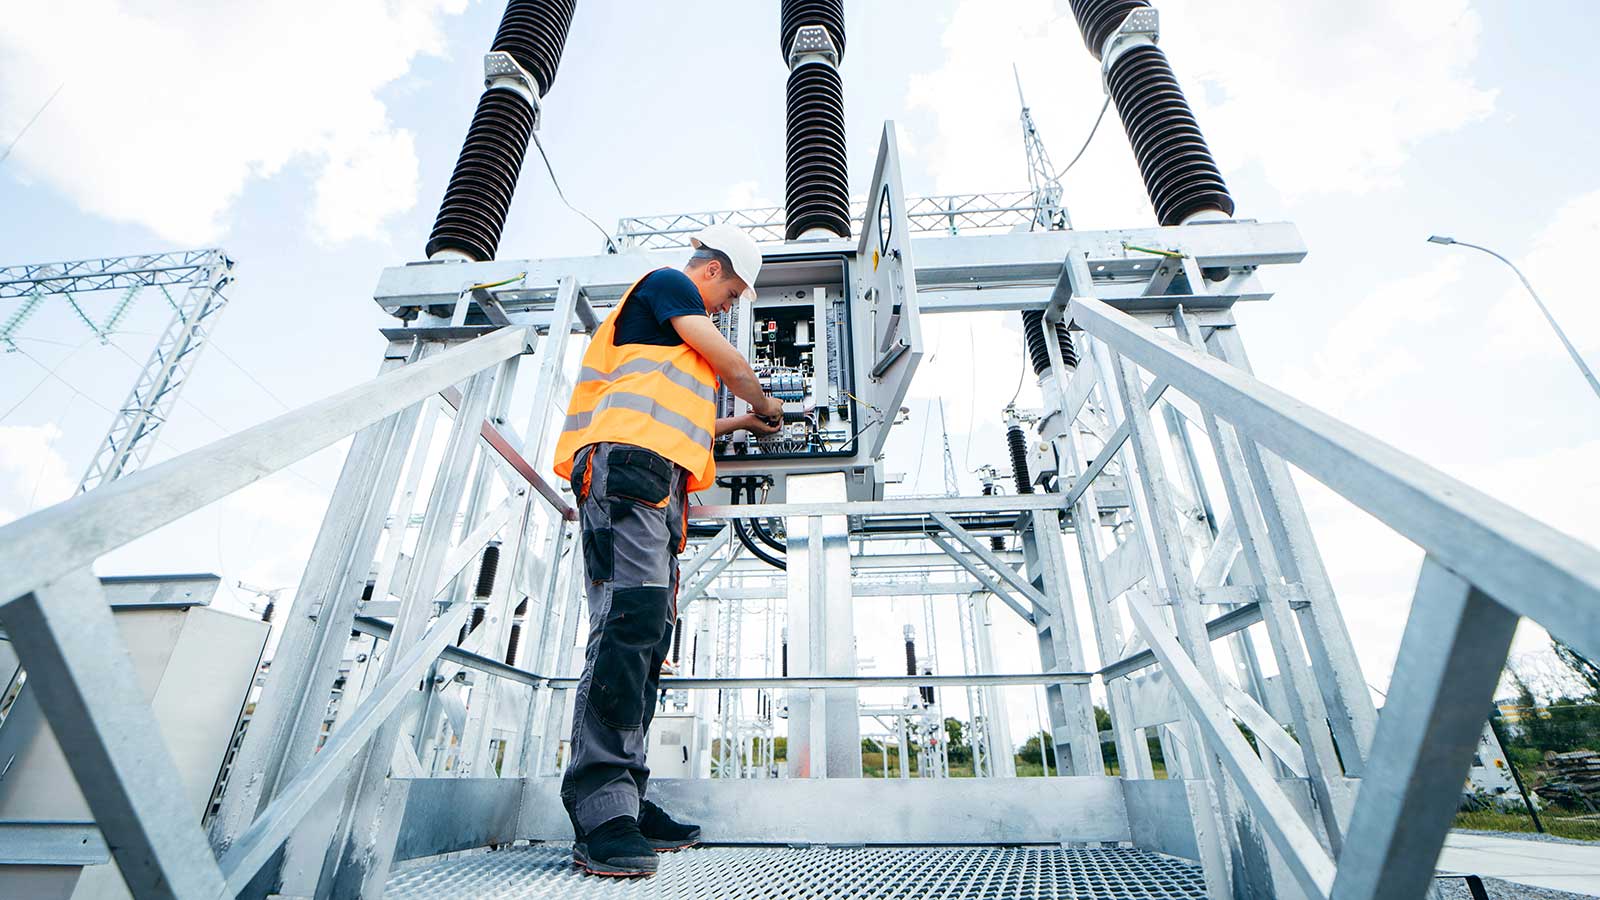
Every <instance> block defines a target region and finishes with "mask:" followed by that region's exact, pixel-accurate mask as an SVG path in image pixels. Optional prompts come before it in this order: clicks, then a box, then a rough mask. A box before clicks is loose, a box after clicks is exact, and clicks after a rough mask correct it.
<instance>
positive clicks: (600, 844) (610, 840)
mask: <svg viewBox="0 0 1600 900" xmlns="http://www.w3.org/2000/svg"><path fill="white" fill-rule="evenodd" d="M572 861H573V862H575V863H577V864H578V865H580V866H583V870H584V871H585V872H588V873H589V874H590V875H610V876H613V877H621V878H636V877H638V876H641V875H654V874H655V873H656V854H655V851H654V850H653V849H652V848H651V846H650V844H649V843H647V842H646V841H645V839H644V836H643V835H641V834H639V824H638V823H637V822H635V821H634V820H633V817H632V816H617V817H616V818H615V819H608V820H606V822H605V823H604V824H602V825H601V826H600V827H598V828H596V829H595V830H593V831H591V832H589V833H587V834H583V835H579V837H578V840H577V841H576V842H574V843H573V845H572Z"/></svg>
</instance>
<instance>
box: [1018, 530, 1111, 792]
mask: <svg viewBox="0 0 1600 900" xmlns="http://www.w3.org/2000/svg"><path fill="white" fill-rule="evenodd" d="M1022 546H1023V552H1024V555H1025V558H1026V559H1027V561H1028V573H1029V574H1030V575H1032V576H1033V583H1034V587H1036V588H1037V589H1038V590H1039V591H1040V592H1041V593H1042V594H1044V596H1045V599H1046V601H1047V602H1049V603H1050V608H1049V610H1048V615H1045V616H1041V617H1040V618H1039V621H1038V624H1037V632H1038V639H1039V664H1040V665H1041V666H1042V667H1043V670H1044V671H1046V672H1060V671H1068V672H1081V671H1083V670H1084V668H1085V665H1084V661H1083V647H1082V637H1081V632H1080V631H1079V630H1078V618H1077V615H1076V611H1075V610H1074V609H1073V605H1072V587H1071V583H1070V582H1069V581H1068V580H1067V568H1066V554H1065V552H1064V551H1063V549H1062V546H1061V532H1060V525H1059V524H1058V523H1057V519H1056V514H1055V513H1053V512H1048V511H1045V510H1035V511H1034V512H1032V513H1031V514H1029V527H1028V529H1027V530H1026V531H1025V532H1023V535H1022ZM1045 704H1046V707H1047V708H1048V709H1049V715H1050V729H1051V740H1052V742H1053V743H1054V744H1055V757H1056V768H1057V774H1059V775H1103V774H1105V760H1104V758H1103V757H1102V755H1101V753H1100V729H1099V728H1098V727H1096V725H1095V721H1094V701H1093V699H1092V698H1091V697H1090V695H1089V686H1088V685H1086V684H1076V685H1059V684H1052V685H1046V686H1045Z"/></svg>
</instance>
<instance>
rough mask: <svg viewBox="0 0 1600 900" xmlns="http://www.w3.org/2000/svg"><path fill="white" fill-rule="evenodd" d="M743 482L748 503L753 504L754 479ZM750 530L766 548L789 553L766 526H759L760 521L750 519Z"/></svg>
mask: <svg viewBox="0 0 1600 900" xmlns="http://www.w3.org/2000/svg"><path fill="white" fill-rule="evenodd" d="M743 481H744V482H745V489H746V490H748V491H749V492H750V502H751V503H754V502H755V501H756V484H755V479H754V478H747V479H743ZM750 528H751V529H752V530H753V531H755V534H756V538H757V539H759V540H760V541H761V543H763V544H766V545H767V546H768V547H771V548H772V549H774V550H776V551H778V552H779V553H788V552H789V545H788V543H786V542H784V541H780V540H778V539H777V538H776V537H774V536H773V534H772V533H771V532H770V531H768V530H767V528H766V526H765V525H763V524H761V520H760V519H751V520H750Z"/></svg>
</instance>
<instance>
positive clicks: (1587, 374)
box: [1428, 234, 1600, 397]
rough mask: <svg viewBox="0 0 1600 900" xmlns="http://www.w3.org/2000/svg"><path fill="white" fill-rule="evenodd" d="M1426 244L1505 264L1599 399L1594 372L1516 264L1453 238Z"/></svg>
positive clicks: (1432, 239) (1599, 387) (1434, 238)
mask: <svg viewBox="0 0 1600 900" xmlns="http://www.w3.org/2000/svg"><path fill="white" fill-rule="evenodd" d="M1428 242H1429V243H1432V244H1445V245H1449V244H1459V245H1461V246H1463V247H1471V248H1472V249H1474V250H1482V251H1483V252H1484V253H1487V254H1489V255H1490V256H1492V257H1494V258H1495V259H1498V260H1500V261H1501V262H1503V263H1505V264H1506V265H1508V266H1510V267H1511V271H1513V272H1515V273H1517V278H1518V279H1520V280H1521V281H1522V286H1523V287H1525V288H1527V289H1528V296H1530V297H1532V298H1533V302H1534V303H1537V304H1538V305H1539V311H1540V312H1542V313H1544V319H1545V321H1546V322H1549V323H1550V327H1551V328H1553V329H1554V330H1555V333H1556V337H1558V338H1560V339H1561V346H1563V347H1566V348H1567V353H1568V355H1570V356H1571V357H1572V361H1573V362H1575V363H1577V364H1578V370H1579V371H1581V372H1582V373H1583V377H1584V378H1586V379H1588V381H1589V387H1590V388H1592V389H1593V390H1594V393H1595V396H1596V397H1600V380H1596V379H1595V377H1594V372H1592V371H1590V370H1589V366H1588V364H1587V363H1585V362H1584V361H1583V357H1582V356H1579V355H1578V348H1577V347H1574V346H1572V342H1571V341H1569V340H1567V333H1566V332H1565V331H1562V330H1561V326H1560V325H1557V324H1556V318H1555V316H1552V315H1550V310H1549V309H1548V308H1546V307H1545V305H1544V301H1543V300H1540V299H1539V294H1538V292H1537V291H1535V290H1534V289H1533V285H1532V284H1529V283H1528V277H1527V276H1526V275H1523V274H1522V270H1521V269H1519V268H1517V264H1516V263H1514V262H1512V261H1511V260H1509V259H1506V258H1505V257H1504V256H1501V255H1500V254H1498V253H1496V252H1494V251H1493V250H1490V249H1489V248H1488V247H1480V246H1478V245H1477V244H1469V243H1467V242H1466V241H1458V240H1456V239H1455V238H1452V237H1441V236H1440V235H1437V234H1436V235H1433V236H1432V237H1430V238H1428Z"/></svg>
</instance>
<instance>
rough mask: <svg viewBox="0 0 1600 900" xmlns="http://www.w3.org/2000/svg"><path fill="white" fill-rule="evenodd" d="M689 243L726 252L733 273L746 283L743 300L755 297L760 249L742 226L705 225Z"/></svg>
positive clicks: (720, 223) (697, 246)
mask: <svg viewBox="0 0 1600 900" xmlns="http://www.w3.org/2000/svg"><path fill="white" fill-rule="evenodd" d="M689 243H691V244H693V245H694V247H695V249H697V250H698V249H699V248H701V247H709V248H711V249H712V250H720V251H722V252H723V253H725V254H727V255H728V259H729V261H731V262H732V263H733V274H735V275H737V276H739V277H740V278H742V279H744V283H745V285H746V288H745V292H744V294H742V295H741V298H742V299H745V300H754V299H755V298H756V276H757V275H760V274H761V249H760V248H759V247H757V246H756V242H755V240H754V239H752V238H751V237H750V235H748V234H746V233H745V230H744V229H743V228H739V227H738V226H735V225H729V224H727V223H726V222H718V223H717V224H715V225H707V226H706V227H704V228H702V229H700V233H698V234H696V235H695V236H694V237H692V238H690V239H689Z"/></svg>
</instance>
